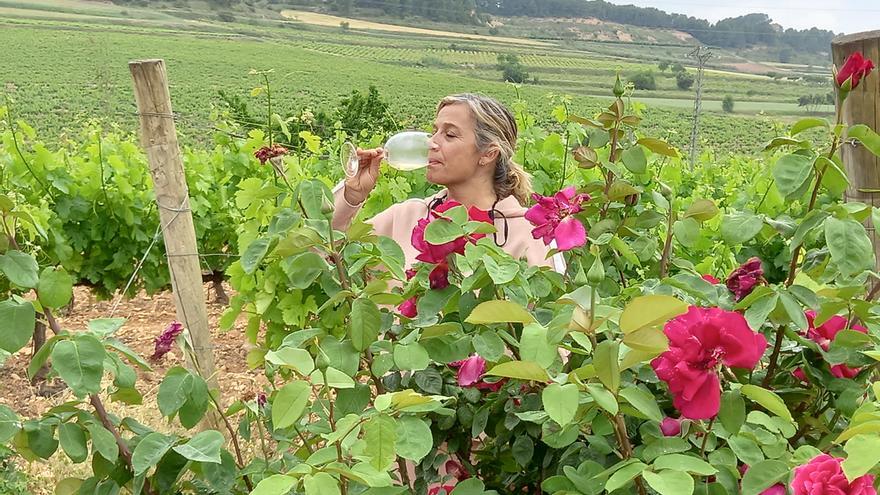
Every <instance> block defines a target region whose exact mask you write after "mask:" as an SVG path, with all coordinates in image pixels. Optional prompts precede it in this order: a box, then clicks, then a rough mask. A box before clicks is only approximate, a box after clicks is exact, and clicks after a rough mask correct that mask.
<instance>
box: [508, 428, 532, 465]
mask: <svg viewBox="0 0 880 495" xmlns="http://www.w3.org/2000/svg"><path fill="white" fill-rule="evenodd" d="M510 453H511V454H512V455H513V459H514V460H516V463H517V464H519V465H520V466H527V465H528V464H529V463H530V462H531V461H532V458H533V457H534V455H535V442H534V441H533V440H532V438H531V437H529V436H528V435H519V436H517V437H516V440H514V441H513V446H512V447H511V449H510Z"/></svg>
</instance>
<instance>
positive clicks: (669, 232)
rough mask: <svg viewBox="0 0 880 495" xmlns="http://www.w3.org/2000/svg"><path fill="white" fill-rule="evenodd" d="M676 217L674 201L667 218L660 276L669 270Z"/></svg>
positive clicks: (670, 205) (662, 276)
mask: <svg viewBox="0 0 880 495" xmlns="http://www.w3.org/2000/svg"><path fill="white" fill-rule="evenodd" d="M674 217H675V212H674V210H673V207H672V202H671V201H670V203H669V216H668V217H667V220H666V223H667V225H666V242H665V243H664V244H663V254H662V255H661V256H660V278H664V277H666V272H667V270H668V264H669V256H670V253H671V252H672V221H673V218H674Z"/></svg>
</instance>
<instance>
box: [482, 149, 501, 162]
mask: <svg viewBox="0 0 880 495" xmlns="http://www.w3.org/2000/svg"><path fill="white" fill-rule="evenodd" d="M499 154H500V151H499V150H498V146H494V145H493V146H490V147H489V149H488V150H486V151H485V152H484V153H483V154H482V155H480V165H489V164H490V163H495V162H497V161H498V155H499Z"/></svg>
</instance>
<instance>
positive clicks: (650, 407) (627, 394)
mask: <svg viewBox="0 0 880 495" xmlns="http://www.w3.org/2000/svg"><path fill="white" fill-rule="evenodd" d="M619 395H620V396H621V397H623V398H624V399H626V401H627V402H629V403H630V404H631V405H632V406H633V407H635V408H636V409H638V410H639V412H640V413H642V414H644V415H645V416H646V417H647V418H648V419H651V420H653V421H657V422H658V423H659V422H660V421H663V413H662V412H661V411H660V406H658V405H657V399H655V398H654V396H653V395H651V394H650V393H648V392H645V391H644V390H642V389H640V388H638V387H635V386H630V387H625V388H623V389H621V390H620V394H619Z"/></svg>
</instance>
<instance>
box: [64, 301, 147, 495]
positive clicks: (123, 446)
mask: <svg viewBox="0 0 880 495" xmlns="http://www.w3.org/2000/svg"><path fill="white" fill-rule="evenodd" d="M47 311H48V310H47ZM89 402H91V404H92V407H94V408H95V412H96V413H97V414H98V419H100V420H101V425H103V426H104V428H106V429H107V431H109V432H110V433H112V434H113V438H114V439H116V446H117V447H118V448H119V455H121V456H122V459H123V460H124V461H125V465H126V466H128V469H129V470H130V471H131V472H132V473H134V467H133V466H132V464H131V450H129V448H128V444H127V443H125V440H123V439H122V436H120V435H119V430H117V429H116V427H115V426H114V425H113V422H112V421H110V417H109V416H107V410H106V409H105V408H104V403H103V402H101V398H100V397H98V394H91V395H89ZM144 492H146V493H148V494H151V495H158V494H157V492H156V491H155V490H154V489H153V487H152V485H151V484H150V480H149V479H147V478H144Z"/></svg>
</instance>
